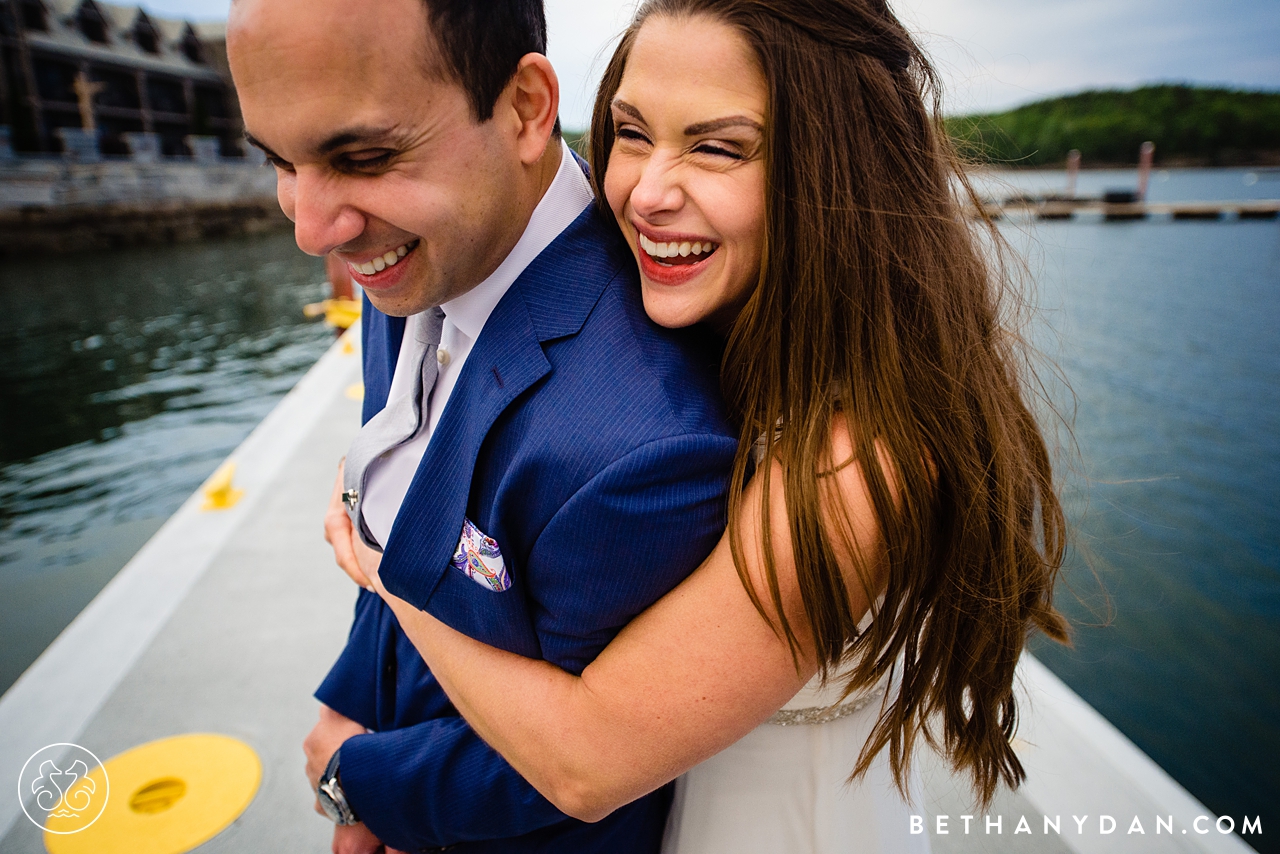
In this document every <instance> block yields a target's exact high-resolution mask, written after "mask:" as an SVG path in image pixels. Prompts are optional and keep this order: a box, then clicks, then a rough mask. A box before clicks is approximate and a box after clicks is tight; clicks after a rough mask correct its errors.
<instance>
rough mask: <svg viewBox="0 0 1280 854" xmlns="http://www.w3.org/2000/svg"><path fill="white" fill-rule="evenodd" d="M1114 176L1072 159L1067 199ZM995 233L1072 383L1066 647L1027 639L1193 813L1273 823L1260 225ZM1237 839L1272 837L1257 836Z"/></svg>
mask: <svg viewBox="0 0 1280 854" xmlns="http://www.w3.org/2000/svg"><path fill="white" fill-rule="evenodd" d="M1125 177H1126V176H1125V175H1123V174H1116V173H1113V174H1111V175H1104V174H1098V173H1094V174H1092V175H1090V174H1089V173H1086V174H1085V175H1082V181H1081V192H1097V191H1098V190H1100V189H1103V188H1105V187H1113V186H1119V187H1123V186H1125V182H1124V180H1123V178H1125ZM1128 177H1130V184H1132V177H1131V176H1128ZM1061 178H1062V176H1061V175H1060V174H1059V175H1044V174H1041V175H1020V176H1017V181H1016V183H1017V184H1018V185H1019V186H1020V187H1022V188H1028V189H1031V188H1036V189H1038V188H1039V187H1044V186H1048V187H1053V186H1055V185H1057V186H1060V185H1061V183H1060V182H1061ZM1085 178H1088V179H1089V182H1090V183H1093V184H1096V185H1097V186H1096V187H1093V188H1090V187H1088V186H1087V185H1086V183H1085V180H1084V179H1085ZM1151 195H1152V197H1153V198H1163V199H1165V200H1175V199H1176V200H1181V199H1229V198H1276V197H1280V182H1277V181H1274V180H1272V181H1269V182H1268V181H1266V180H1260V181H1257V182H1256V183H1255V182H1253V181H1252V180H1250V173H1248V172H1245V171H1243V170H1242V171H1220V172H1214V171H1209V170H1195V171H1188V172H1173V173H1172V174H1171V175H1170V177H1169V178H1168V179H1167V180H1165V181H1156V182H1154V183H1153V184H1152V194H1151ZM1005 233H1006V234H1007V235H1008V236H1009V237H1010V238H1011V239H1012V241H1013V242H1014V243H1015V245H1017V246H1019V247H1020V248H1022V249H1023V250H1024V251H1026V253H1027V256H1028V258H1029V260H1030V263H1031V265H1032V269H1033V271H1034V272H1035V273H1036V277H1037V280H1038V283H1039V284H1038V291H1039V293H1038V302H1039V305H1040V308H1041V310H1042V321H1043V322H1044V323H1046V324H1047V327H1048V328H1047V329H1046V328H1044V327H1042V328H1041V330H1040V334H1039V335H1038V338H1039V341H1040V345H1041V347H1042V348H1043V350H1044V351H1045V352H1046V353H1047V355H1049V356H1051V357H1052V358H1053V359H1054V360H1055V361H1056V362H1057V364H1058V365H1059V366H1060V368H1061V369H1062V372H1063V373H1064V374H1065V376H1066V378H1067V380H1068V381H1069V382H1070V384H1071V386H1072V388H1073V389H1074V392H1075V396H1076V401H1075V402H1076V409H1075V420H1074V434H1075V440H1076V441H1077V442H1078V444H1079V454H1080V456H1079V458H1078V460H1077V462H1076V465H1075V468H1076V471H1074V473H1073V474H1072V476H1071V478H1070V488H1069V490H1068V494H1067V499H1068V510H1069V513H1070V516H1071V518H1072V521H1073V522H1074V524H1075V525H1076V526H1077V530H1076V539H1077V542H1078V548H1077V550H1076V555H1075V556H1074V560H1073V562H1072V565H1071V569H1070V571H1069V572H1068V573H1067V574H1066V577H1065V578H1064V584H1063V586H1061V587H1060V588H1059V603H1060V606H1061V607H1062V608H1063V609H1064V610H1065V611H1066V612H1067V613H1068V614H1069V615H1070V616H1071V617H1072V618H1074V620H1075V621H1076V622H1077V631H1076V642H1075V649H1073V650H1064V649H1061V648H1059V647H1056V646H1054V645H1053V644H1049V643H1044V642H1041V643H1038V644H1037V645H1036V652H1037V654H1038V655H1039V656H1040V657H1041V659H1042V660H1043V661H1044V662H1045V663H1046V664H1048V665H1049V666H1050V667H1051V668H1052V669H1053V670H1054V671H1055V672H1057V673H1058V674H1059V675H1060V676H1061V677H1062V678H1063V679H1064V680H1065V681H1066V682H1067V683H1069V684H1070V685H1071V686H1072V687H1073V688H1074V689H1075V690H1076V691H1077V692H1079V693H1080V694H1081V695H1082V696H1083V697H1084V698H1085V699H1086V700H1088V701H1089V702H1090V703H1092V704H1093V705H1094V707H1095V708H1097V709H1098V710H1099V711H1100V712H1102V714H1104V715H1105V716H1106V717H1107V718H1109V719H1110V720H1111V721H1112V722H1113V723H1115V724H1116V725H1117V726H1118V727H1120V729H1121V730H1123V731H1124V732H1125V733H1126V734H1127V735H1128V736H1129V737H1130V738H1132V739H1133V740H1134V741H1135V742H1136V743H1137V744H1138V745H1139V746H1140V747H1142V748H1143V749H1144V750H1145V751H1146V752H1147V753H1148V754H1149V755H1150V756H1151V757H1152V758H1153V759H1155V760H1156V761H1157V762H1158V763H1160V765H1162V766H1163V767H1164V768H1165V769H1166V770H1167V771H1169V772H1170V773H1171V774H1172V775H1173V776H1174V777H1175V778H1177V779H1178V780H1179V781H1180V782H1181V783H1183V785H1185V786H1186V787H1187V788H1188V789H1190V790H1191V791H1192V792H1193V793H1194V794H1195V795H1196V796H1197V797H1199V798H1200V799H1201V800H1202V801H1204V802H1205V804H1206V805H1207V806H1209V807H1210V808H1211V809H1213V810H1214V811H1216V812H1218V813H1219V814H1225V815H1232V816H1234V817H1235V818H1236V820H1237V825H1238V824H1239V820H1240V817H1241V816H1242V815H1250V816H1253V815H1258V814H1261V815H1262V816H1263V819H1264V821H1263V824H1264V828H1275V827H1276V824H1275V822H1276V821H1277V820H1280V811H1277V809H1276V805H1277V804H1280V766H1278V765H1277V760H1280V725H1277V721H1280V679H1278V678H1277V675H1278V674H1280V334H1278V328H1280V327H1278V324H1280V224H1278V223H1276V222H1220V223H1194V222H1176V223H1175V222H1168V221H1166V222H1158V221H1152V222H1145V223H1109V224H1104V223H1094V224H1084V223H1040V224H1037V225H1035V226H1033V227H1027V226H1025V225H1018V224H1010V225H1007V226H1005ZM1087 564H1092V567H1091V568H1090V566H1089V565H1087ZM1093 572H1096V573H1097V577H1098V579H1099V580H1100V581H1101V583H1102V585H1104V586H1105V589H1106V594H1107V595H1106V596H1105V597H1104V596H1102V595H1100V594H1099V586H1098V581H1096V580H1095V579H1094V576H1093ZM1108 599H1109V601H1108ZM1249 841H1250V842H1251V843H1252V844H1253V845H1254V846H1255V847H1257V848H1259V850H1263V851H1273V852H1274V851H1280V846H1277V842H1278V841H1280V840H1278V838H1277V836H1276V835H1275V830H1272V831H1271V836H1270V837H1267V836H1263V837H1256V836H1251V837H1249Z"/></svg>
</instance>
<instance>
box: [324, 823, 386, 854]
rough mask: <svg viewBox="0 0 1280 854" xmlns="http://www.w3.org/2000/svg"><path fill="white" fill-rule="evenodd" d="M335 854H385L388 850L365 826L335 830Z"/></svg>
mask: <svg viewBox="0 0 1280 854" xmlns="http://www.w3.org/2000/svg"><path fill="white" fill-rule="evenodd" d="M332 850H333V854H383V852H385V851H387V850H388V849H386V848H383V847H382V841H381V840H379V839H378V837H376V836H374V835H373V831H371V830H370V829H369V828H367V827H365V826H364V825H363V824H352V825H348V826H346V827H334V828H333V849H332Z"/></svg>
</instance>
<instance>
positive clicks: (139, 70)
mask: <svg viewBox="0 0 1280 854" xmlns="http://www.w3.org/2000/svg"><path fill="white" fill-rule="evenodd" d="M0 54H2V55H0V125H8V126H9V127H10V138H11V143H12V146H13V149H14V150H16V151H19V152H22V151H26V152H47V153H55V152H61V151H64V150H66V149H67V147H68V146H69V145H70V142H69V140H70V139H71V137H73V136H75V137H78V138H79V139H80V140H82V141H83V140H85V139H86V138H87V140H88V142H89V144H90V145H92V144H93V142H94V141H95V140H96V144H97V148H98V152H97V153H99V154H105V155H125V154H130V153H132V154H134V155H135V156H137V155H140V156H144V157H145V156H156V155H160V156H170V157H172V156H185V155H191V154H194V153H196V152H195V151H193V150H192V149H193V147H194V146H193V144H192V141H191V139H190V138H192V137H197V138H199V137H203V138H206V139H209V140H210V142H212V138H216V139H217V140H218V143H217V147H218V154H221V155H222V156H224V157H226V156H240V155H243V153H244V151H243V149H242V147H241V142H240V137H241V123H240V117H239V111H238V105H237V102H236V99H235V94H234V90H233V88H232V86H231V81H230V75H229V73H228V71H227V63H226V30H225V25H222V24H193V23H191V22H188V21H175V20H169V19H166V18H159V17H156V16H153V15H149V14H147V13H146V12H145V11H143V10H142V9H140V8H138V7H129V6H116V5H112V4H109V3H101V2H97V0H0ZM68 131H69V132H70V133H68ZM77 131H83V132H86V133H76V132H77ZM86 134H87V136H86Z"/></svg>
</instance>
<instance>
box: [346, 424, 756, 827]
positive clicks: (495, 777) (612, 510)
mask: <svg viewBox="0 0 1280 854" xmlns="http://www.w3.org/2000/svg"><path fill="white" fill-rule="evenodd" d="M735 447H736V444H735V442H734V441H733V440H732V439H729V438H727V437H724V436H717V435H680V436H675V437H670V438H665V439H661V440H658V441H655V442H652V443H650V444H648V445H645V446H642V447H640V448H638V449H636V450H633V451H632V452H630V453H629V454H627V455H625V456H624V457H622V458H621V459H619V460H618V461H616V462H615V463H613V464H612V465H610V466H609V467H607V468H606V469H605V470H604V471H602V472H600V473H599V474H597V475H596V476H595V477H594V478H593V479H592V480H591V481H589V482H588V483H587V484H585V485H584V486H583V487H582V488H581V489H580V490H578V491H577V492H576V493H575V494H574V495H573V497H572V498H571V499H570V500H569V501H568V502H567V503H566V504H565V505H563V507H562V508H561V509H560V510H559V511H557V513H556V515H555V516H554V517H553V518H552V520H551V522H550V523H549V524H547V525H546V527H544V529H543V530H542V532H541V533H540V534H539V535H538V537H537V539H536V541H535V544H534V546H533V548H532V550H531V552H530V554H529V557H528V563H527V565H526V566H525V567H524V573H525V574H526V579H527V580H526V589H527V590H528V591H529V596H530V598H531V600H532V601H531V607H532V608H533V610H534V612H535V613H534V619H535V625H536V628H537V632H538V637H539V640H540V642H541V644H542V647H543V657H544V658H546V659H547V660H549V661H551V662H553V663H555V664H557V665H559V666H561V667H564V668H565V669H567V670H570V671H572V672H574V673H578V672H581V670H582V669H583V668H585V667H586V665H587V664H588V663H589V662H590V661H591V660H592V659H594V658H595V657H596V655H598V654H599V652H600V651H601V650H602V649H603V648H604V647H605V646H606V645H607V644H608V642H609V641H610V640H611V639H612V638H613V636H614V635H615V634H617V632H618V631H619V630H620V629H621V628H622V626H624V625H625V624H626V623H627V622H628V621H629V620H631V618H633V617H634V616H636V615H637V614H639V613H640V612H641V611H643V610H644V609H645V608H646V607H648V606H649V605H650V604H652V603H653V602H655V601H657V600H658V599H659V598H661V597H662V596H663V594H665V593H666V592H667V591H669V590H670V589H671V588H673V587H674V586H675V585H676V584H678V583H679V582H680V581H681V580H683V579H684V578H685V577H686V576H687V575H688V574H689V573H690V572H692V571H693V570H694V569H695V568H696V567H697V565H698V564H699V563H700V562H701V561H702V560H703V559H704V558H705V557H706V555H707V554H708V553H710V551H711V549H712V548H713V547H714V545H715V543H716V541H717V540H718V538H719V537H720V534H721V532H722V530H723V528H724V513H725V508H724V496H725V490H726V484H727V482H728V476H729V471H730V469H731V465H732V460H733V454H734V450H735ZM519 510H520V508H518V507H513V508H510V512H512V513H518V512H519ZM450 571H456V570H450ZM341 774H342V782H343V789H344V790H345V791H346V793H347V796H348V797H349V798H350V799H351V802H352V806H353V807H354V808H355V810H356V813H357V814H358V815H359V816H360V817H361V819H362V820H363V821H364V822H365V823H366V824H367V825H368V826H369V828H370V829H371V830H372V831H373V832H374V833H376V834H377V835H378V837H379V838H380V839H382V840H383V841H384V842H385V843H387V844H388V845H391V846H393V847H396V848H401V849H407V850H413V849H417V848H422V847H430V846H444V845H451V844H454V843H457V842H462V841H466V840H477V839H494V838H503V837H509V836H518V835H522V834H524V833H528V832H531V831H533V830H536V829H538V828H540V827H545V826H547V825H549V824H552V823H555V822H558V821H563V820H565V819H566V817H565V816H564V815H563V814H562V813H560V812H559V811H558V810H556V809H555V807H553V806H552V805H551V804H550V802H548V801H547V800H546V799H545V798H543V797H542V796H541V795H540V794H539V793H538V792H537V791H536V790H535V789H534V788H533V787H532V786H530V785H529V784H528V783H527V782H526V781H525V780H524V778H522V777H520V775H519V774H517V773H516V771H515V770H514V769H513V768H512V767H511V766H510V765H509V764H508V763H507V762H506V760H505V759H503V758H502V757H501V756H500V755H498V754H497V753H496V752H495V751H494V750H493V749H492V748H490V747H489V746H488V745H487V744H485V743H484V742H483V741H482V740H481V739H480V738H479V737H478V736H477V735H476V734H475V733H474V732H473V731H472V730H471V728H470V727H469V726H467V725H466V723H465V721H463V720H462V719H461V718H457V717H452V718H449V717H446V718H440V719H436V720H431V721H427V722H425V723H422V724H419V725H417V726H413V727H408V728H405V729H400V730H395V731H390V732H384V733H371V734H369V735H364V736H357V737H355V738H353V739H351V740H349V741H348V742H347V743H346V744H344V745H343V747H342V770H341Z"/></svg>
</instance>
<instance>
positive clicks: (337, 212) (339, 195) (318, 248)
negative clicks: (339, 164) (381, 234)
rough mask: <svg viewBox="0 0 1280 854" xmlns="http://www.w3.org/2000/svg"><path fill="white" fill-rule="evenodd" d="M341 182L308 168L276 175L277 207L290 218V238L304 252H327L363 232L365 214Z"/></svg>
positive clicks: (325, 253)
mask: <svg viewBox="0 0 1280 854" xmlns="http://www.w3.org/2000/svg"><path fill="white" fill-rule="evenodd" d="M344 185H345V182H343V181H342V180H341V179H337V180H334V179H332V178H330V177H329V176H325V175H320V174H317V173H316V172H314V171H312V170H309V169H299V170H298V171H297V172H294V173H286V174H282V175H281V176H280V180H279V182H278V184H277V188H276V191H277V194H278V195H279V197H280V208H281V209H282V210H283V211H284V212H285V215H286V216H288V217H289V219H291V220H293V234H294V239H295V240H297V242H298V248H299V249H301V250H302V251H303V252H306V253H307V254H308V255H317V256H323V255H328V254H329V253H330V252H332V251H333V250H334V249H337V248H338V247H340V246H342V245H344V244H346V243H350V242H351V241H352V240H355V239H356V238H357V237H359V236H360V235H361V234H362V233H363V232H364V228H365V216H364V214H362V213H361V212H360V210H359V209H358V208H357V207H356V206H355V205H354V204H353V203H352V201H353V200H352V199H351V198H350V194H349V193H348V192H346V190H345V188H344Z"/></svg>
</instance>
